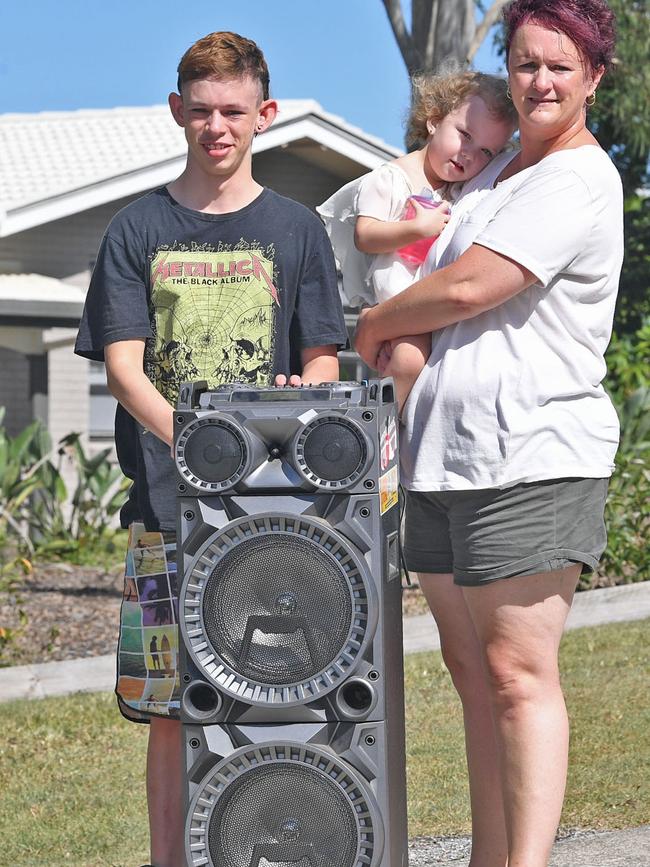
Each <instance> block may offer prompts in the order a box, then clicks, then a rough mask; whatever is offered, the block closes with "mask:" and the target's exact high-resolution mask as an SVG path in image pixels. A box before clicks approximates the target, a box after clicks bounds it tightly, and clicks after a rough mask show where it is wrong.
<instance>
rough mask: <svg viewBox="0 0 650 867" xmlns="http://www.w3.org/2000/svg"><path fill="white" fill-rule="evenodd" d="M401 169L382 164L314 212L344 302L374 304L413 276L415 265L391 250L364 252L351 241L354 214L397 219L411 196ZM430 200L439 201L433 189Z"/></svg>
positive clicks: (407, 283) (400, 288) (335, 194)
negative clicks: (338, 277)
mask: <svg viewBox="0 0 650 867" xmlns="http://www.w3.org/2000/svg"><path fill="white" fill-rule="evenodd" d="M420 192H421V190H414V189H413V187H412V186H411V182H410V180H409V178H408V176H407V175H406V173H405V172H404V171H403V169H401V168H400V167H399V166H397V165H396V164H395V163H386V164H385V165H383V166H380V167H379V168H377V169H374V171H372V172H369V173H368V174H366V175H362V176H361V177H360V178H356V179H355V180H354V181H351V182H350V183H349V184H346V185H345V186H344V187H341V189H340V190H338V191H337V192H336V193H334V195H333V196H330V198H329V199H328V200H327V201H326V202H323V204H322V205H320V206H319V207H318V208H316V210H317V212H318V213H319V214H320V216H321V217H322V219H323V222H324V223H325V228H326V229H327V233H328V235H329V238H330V241H331V243H332V247H333V249H334V255H335V256H336V260H337V263H338V266H339V268H340V269H341V275H342V277H343V295H344V299H343V300H344V302H345V303H346V304H348V305H349V306H350V307H364V306H366V307H367V306H371V305H374V304H379V303H381V302H382V301H386V300H388V299H389V298H392V297H393V296H394V295H397V294H398V293H399V292H401V291H402V290H403V289H406V287H407V286H410V285H411V283H413V282H414V281H415V280H417V274H418V270H419V268H418V267H417V266H415V265H409V264H407V263H406V262H405V261H404V260H403V259H402V258H401V257H400V256H399V255H398V254H397V252H393V253H378V254H377V255H374V256H373V255H369V254H367V253H362V252H360V251H359V250H357V248H356V247H355V245H354V225H355V222H356V219H357V217H374V218H375V219H376V220H383V221H384V222H391V223H392V222H397V221H398V220H399V219H400V218H401V216H402V214H403V213H404V209H405V207H406V200H407V199H408V198H409V196H413V195H417V194H419V193H420ZM433 199H434V201H442V196H441V195H439V193H438V192H434V193H433Z"/></svg>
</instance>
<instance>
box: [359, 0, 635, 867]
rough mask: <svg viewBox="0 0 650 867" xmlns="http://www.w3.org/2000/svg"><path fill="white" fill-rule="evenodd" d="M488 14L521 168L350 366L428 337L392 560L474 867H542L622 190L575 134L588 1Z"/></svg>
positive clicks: (599, 16) (558, 804)
mask: <svg viewBox="0 0 650 867" xmlns="http://www.w3.org/2000/svg"><path fill="white" fill-rule="evenodd" d="M504 17H505V26H506V50H507V60H508V76H509V86H510V91H511V94H512V100H513V103H514V105H515V107H516V109H517V112H518V115H519V122H520V134H521V149H520V150H519V151H518V152H517V153H515V154H513V153H512V152H511V153H509V154H503V155H501V156H500V157H497V158H496V159H495V160H494V161H493V162H492V163H491V164H490V166H488V168H487V169H486V170H484V172H483V173H482V174H481V176H479V178H478V179H477V182H476V183H475V186H474V191H473V192H472V191H470V192H468V194H467V195H466V196H465V198H464V199H463V200H462V201H461V206H462V207H458V206H457V209H456V212H455V214H454V215H452V219H451V221H450V223H449V225H448V227H447V229H445V231H444V232H443V235H442V236H441V238H440V239H439V241H438V244H437V245H436V247H438V249H437V251H436V257H437V258H436V262H435V266H436V270H435V271H434V272H433V273H431V274H429V275H428V276H426V277H424V278H423V279H422V280H420V281H419V282H417V283H415V284H414V285H413V286H411V287H410V288H408V289H406V290H405V291H404V292H402V293H401V294H399V295H397V296H396V297H395V298H393V299H391V300H390V301H387V302H385V303H384V304H380V305H379V306H378V307H374V308H371V309H369V310H367V311H364V313H363V314H362V317H361V321H360V324H359V328H358V333H357V339H356V347H357V350H358V352H359V354H360V355H361V356H362V358H364V360H365V361H366V362H367V363H369V364H372V365H373V366H379V368H380V369H381V367H382V365H383V364H384V363H385V359H386V357H387V355H389V354H390V341H391V340H393V339H395V338H397V337H399V336H401V335H403V334H411V333H416V332H426V331H429V330H431V331H433V332H434V334H433V340H432V352H431V356H430V358H429V360H428V363H427V366H426V367H425V369H424V370H423V371H422V373H421V374H420V377H419V379H418V381H417V382H416V384H415V386H414V388H413V390H412V392H411V394H410V396H409V398H408V401H407V403H406V406H405V408H404V413H403V420H404V430H403V436H402V442H401V450H402V456H403V465H402V468H403V482H404V484H405V487H406V488H407V489H408V500H407V518H406V528H405V553H406V557H407V563H408V564H409V568H411V569H412V570H414V571H416V572H418V573H419V580H420V583H421V586H422V588H423V591H424V593H425V596H426V598H427V601H428V602H429V605H430V607H431V609H432V611H433V614H434V616H435V618H436V621H437V623H438V626H439V629H440V635H441V644H442V651H443V655H444V658H445V662H446V664H447V667H448V668H449V670H450V672H451V676H452V678H453V681H454V685H455V686H456V689H457V690H458V692H459V694H460V698H461V701H462V704H463V712H464V721H465V734H466V746H467V760H468V769H469V778H470V797H471V806H472V834H473V847H472V859H471V862H470V864H471V867H504V865H506V864H507V865H508V867H542V865H546V864H547V863H548V858H549V853H550V850H551V847H552V844H553V839H554V835H555V832H556V829H557V825H558V822H559V819H560V812H561V808H562V800H563V797H564V788H565V781H566V766H567V752H568V721H567V716H566V708H565V704H564V699H563V695H562V692H561V688H560V683H559V674H558V647H559V643H560V638H561V634H562V629H563V626H564V623H565V620H566V616H567V614H568V611H569V607H570V605H571V601H572V597H573V593H574V590H575V587H576V583H577V580H578V576H579V575H580V573H581V571H590V570H593V569H594V568H595V567H596V564H597V562H598V558H599V556H600V555H601V553H602V551H603V548H604V546H605V531H604V524H603V510H604V501H605V496H606V489H607V479H608V477H609V476H610V474H611V472H612V469H613V461H614V454H615V451H616V446H617V442H618V422H617V419H616V414H615V412H614V409H613V407H612V405H611V403H610V401H609V399H608V397H607V395H606V394H605V392H604V390H603V388H602V385H601V381H602V379H603V376H604V373H605V365H604V361H603V353H604V351H605V348H606V345H607V343H608V340H609V337H610V333H611V324H612V318H613V311H614V301H615V295H616V290H617V283H618V276H619V272H620V267H621V262H622V255H623V238H622V191H621V184H620V180H619V178H618V175H617V173H616V171H615V169H614V167H613V165H612V163H611V161H610V160H609V158H608V157H607V155H606V154H605V153H604V152H603V151H602V150H601V149H600V148H599V146H598V143H597V141H596V140H595V139H594V137H593V136H592V135H591V133H590V132H589V131H588V129H587V127H586V106H588V105H592V104H593V101H594V100H595V98H596V89H597V87H598V83H599V82H600V79H601V77H602V75H603V73H604V72H605V69H606V67H607V66H608V64H609V62H610V60H611V57H612V54H613V48H614V33H613V16H612V13H611V11H610V10H609V8H608V7H607V5H606V3H605V2H603V0H514V2H512V3H510V4H509V5H508V7H506V9H505V13H504ZM470 206H471V210H470ZM434 249H435V248H434ZM386 342H387V343H386Z"/></svg>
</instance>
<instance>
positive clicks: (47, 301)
mask: <svg viewBox="0 0 650 867" xmlns="http://www.w3.org/2000/svg"><path fill="white" fill-rule="evenodd" d="M85 297H86V294H85V292H84V291H83V290H82V289H80V288H78V287H77V286H71V285H70V284H69V283H63V282H62V281H61V280H55V279H54V278H53V277H44V276H43V275H42V274H0V324H5V325H6V324H10V323H15V324H17V322H18V321H20V324H21V325H25V324H28V323H30V322H31V323H33V324H39V325H42V324H43V323H46V324H47V325H48V326H52V325H62V326H66V325H78V324H79V320H80V318H81V314H82V311H83V306H84V301H85Z"/></svg>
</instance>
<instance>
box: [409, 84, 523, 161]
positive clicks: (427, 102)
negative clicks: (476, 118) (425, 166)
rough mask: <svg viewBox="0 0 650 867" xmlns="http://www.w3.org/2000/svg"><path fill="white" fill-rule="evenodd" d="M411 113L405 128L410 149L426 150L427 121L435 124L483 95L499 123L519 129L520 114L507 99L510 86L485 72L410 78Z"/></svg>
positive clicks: (484, 100)
mask: <svg viewBox="0 0 650 867" xmlns="http://www.w3.org/2000/svg"><path fill="white" fill-rule="evenodd" d="M411 88H412V91H411V92H412V98H411V112H410V115H409V118H408V123H407V128H406V144H407V147H408V148H409V150H414V149H416V148H420V147H423V146H424V145H425V144H426V142H427V139H428V137H429V133H428V131H427V121H431V122H433V123H434V124H437V123H440V121H441V120H442V119H443V117H445V116H446V115H448V114H449V112H451V111H455V110H456V109H457V108H458V107H459V106H460V105H462V103H463V102H465V100H466V99H469V98H470V97H471V96H480V97H481V99H482V100H483V102H484V103H485V104H486V105H487V107H488V109H489V111H490V114H492V115H493V117H494V118H495V119H496V120H501V121H504V122H505V123H509V124H511V125H512V128H513V131H514V129H515V127H516V126H517V112H516V110H515V107H514V105H513V104H512V100H511V99H510V98H509V97H508V85H507V83H506V81H505V80H504V79H502V78H497V76H496V75H487V74H486V73H484V72H465V71H459V70H448V71H443V72H439V73H437V74H435V75H432V74H426V73H421V74H419V75H414V76H413V78H412V79H411Z"/></svg>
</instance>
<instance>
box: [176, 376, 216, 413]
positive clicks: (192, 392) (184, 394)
mask: <svg viewBox="0 0 650 867" xmlns="http://www.w3.org/2000/svg"><path fill="white" fill-rule="evenodd" d="M207 390H208V383H207V381H206V380H205V379H197V380H194V381H193V382H181V385H180V388H179V390H178V401H177V403H176V409H177V410H180V411H181V412H182V411H183V410H185V411H186V412H189V411H190V410H192V409H196V408H197V407H198V406H199V401H200V400H201V395H202V394H203V393H204V392H205V391H207Z"/></svg>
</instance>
